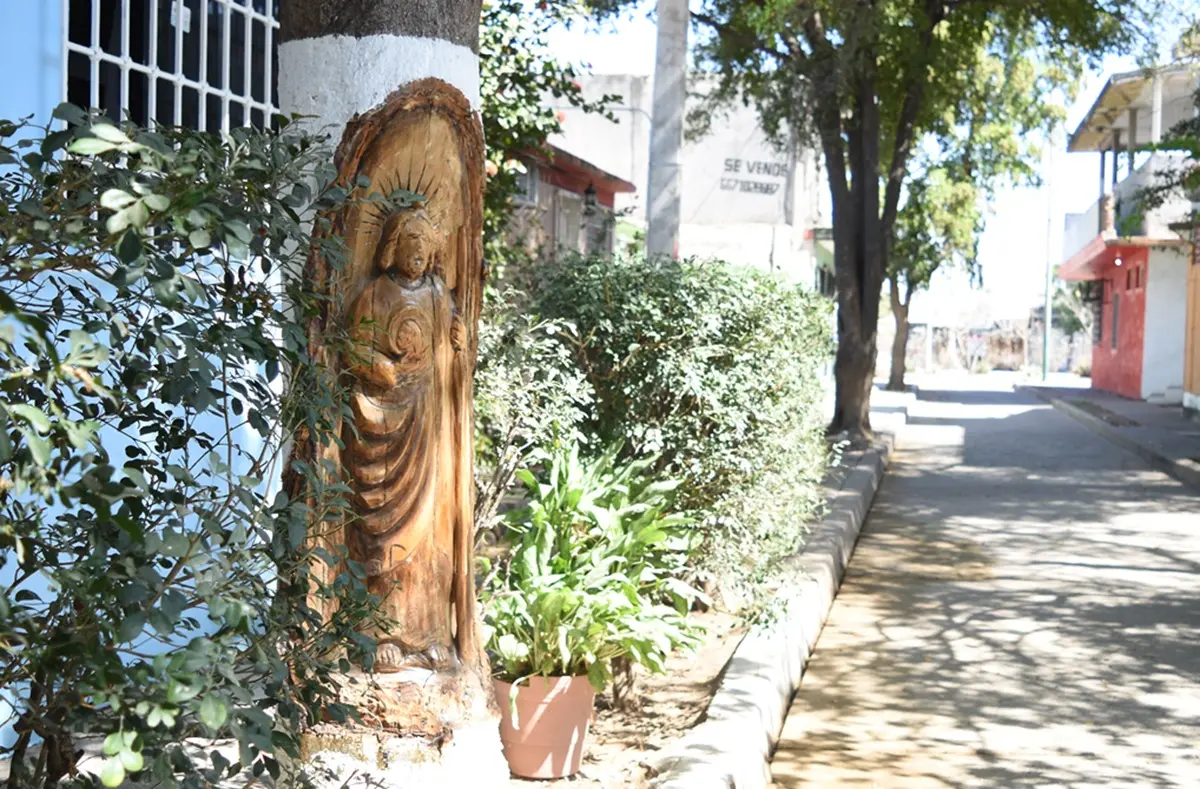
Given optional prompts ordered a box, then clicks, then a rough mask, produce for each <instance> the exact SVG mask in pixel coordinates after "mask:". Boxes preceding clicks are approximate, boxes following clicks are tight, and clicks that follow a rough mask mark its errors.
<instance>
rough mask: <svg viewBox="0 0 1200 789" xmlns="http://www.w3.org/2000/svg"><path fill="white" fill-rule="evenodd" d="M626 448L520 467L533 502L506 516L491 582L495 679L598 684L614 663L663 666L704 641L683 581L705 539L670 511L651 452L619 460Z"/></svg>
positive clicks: (488, 608)
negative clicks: (501, 552)
mask: <svg viewBox="0 0 1200 789" xmlns="http://www.w3.org/2000/svg"><path fill="white" fill-rule="evenodd" d="M619 449H620V448H619V447H618V446H614V447H612V448H610V449H609V450H608V451H606V452H605V453H603V454H602V455H601V456H599V457H597V458H595V459H590V460H588V459H583V458H581V457H580V455H579V448H578V446H573V447H570V448H564V449H561V450H557V451H555V452H553V453H551V454H550V455H549V457H546V458H545V459H544V464H543V465H544V470H543V471H542V473H541V474H538V473H535V472H534V471H532V470H529V469H525V470H522V471H521V472H520V473H519V477H520V479H521V481H522V482H523V483H524V485H525V488H526V490H527V495H528V502H527V504H526V506H524V507H522V508H520V509H517V510H513V511H510V512H509V513H508V515H507V518H506V520H507V533H506V537H505V541H506V543H507V548H508V551H507V554H506V555H505V556H504V558H502V559H501V560H500V561H499V563H498V565H497V566H496V567H495V568H494V570H493V572H492V574H491V575H490V577H489V582H488V583H487V584H486V585H485V589H484V591H483V598H484V603H485V609H484V621H485V629H486V635H487V645H488V649H489V651H490V653H491V654H492V656H493V665H494V666H495V669H496V673H497V676H498V678H499V679H501V680H504V681H506V682H510V683H513V684H514V685H519V684H520V683H521V682H523V681H525V680H527V679H528V678H529V677H552V676H584V675H586V676H587V677H588V679H589V680H590V681H591V684H592V686H593V687H594V688H595V689H596V690H603V689H604V688H605V686H606V685H607V684H608V682H609V681H610V680H611V677H612V662H613V661H614V660H618V659H625V660H628V661H629V662H630V663H631V664H634V665H638V666H643V667H645V668H647V669H649V670H650V671H654V672H661V671H662V670H663V669H664V662H665V660H666V657H667V656H668V655H669V654H670V653H671V652H673V651H674V650H676V649H679V648H692V647H694V646H695V645H697V644H698V643H699V639H698V637H697V628H696V627H695V626H694V625H692V624H691V623H690V622H689V621H688V618H687V612H688V610H689V609H690V608H691V606H692V604H693V603H694V602H695V600H696V599H697V598H698V597H699V596H700V593H699V592H698V591H697V590H695V589H694V588H692V587H691V586H689V585H688V584H686V583H685V582H684V581H682V580H681V576H682V575H683V574H684V573H685V571H686V568H687V565H688V560H689V558H690V557H691V555H692V553H693V551H694V550H695V549H696V547H697V546H698V544H699V542H700V539H701V538H700V534H699V532H698V530H697V529H696V528H695V523H694V521H693V519H692V518H690V517H688V516H686V515H683V514H680V513H673V512H671V505H672V502H673V494H674V490H675V488H676V487H677V484H678V483H677V482H675V481H662V480H656V479H654V478H653V477H652V476H651V475H650V473H649V469H650V468H651V466H652V464H653V459H643V460H637V461H632V462H625V463H620V464H618V463H617V461H616V457H617V456H618V452H619Z"/></svg>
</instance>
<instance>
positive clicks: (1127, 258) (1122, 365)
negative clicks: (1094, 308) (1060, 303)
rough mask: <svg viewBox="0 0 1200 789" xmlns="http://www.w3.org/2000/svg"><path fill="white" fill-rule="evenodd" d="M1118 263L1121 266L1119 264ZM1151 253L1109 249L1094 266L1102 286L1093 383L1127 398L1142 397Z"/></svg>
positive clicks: (1094, 350) (1127, 249) (1093, 365)
mask: <svg viewBox="0 0 1200 789" xmlns="http://www.w3.org/2000/svg"><path fill="white" fill-rule="evenodd" d="M1118 264H1119V265H1118ZM1148 264H1149V254H1148V250H1147V249H1145V248H1144V247H1143V248H1137V247H1119V246H1118V247H1109V248H1108V249H1107V250H1106V254H1105V255H1104V258H1103V260H1101V261H1097V262H1096V263H1095V264H1094V269H1093V270H1094V271H1095V272H1096V274H1097V275H1098V276H1097V277H1096V278H1097V280H1098V281H1099V282H1100V283H1102V284H1101V288H1102V290H1101V292H1102V302H1101V303H1102V309H1101V310H1100V315H1099V318H1100V332H1099V336H1100V341H1099V342H1098V343H1096V344H1095V345H1094V346H1093V348H1092V382H1093V384H1094V385H1095V386H1096V387H1097V388H1098V389H1104V390H1107V391H1109V392H1116V393H1117V394H1120V395H1124V396H1125V397H1131V398H1140V397H1141V396H1142V353H1143V348H1144V346H1145V325H1146V279H1147V275H1148Z"/></svg>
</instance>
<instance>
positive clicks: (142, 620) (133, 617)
mask: <svg viewBox="0 0 1200 789" xmlns="http://www.w3.org/2000/svg"><path fill="white" fill-rule="evenodd" d="M145 627H146V612H145V611H134V612H133V613H131V614H129V616H127V617H125V618H124V619H122V620H121V627H120V628H119V629H118V631H117V635H118V636H119V637H120V638H121V640H122V641H133V640H134V639H135V638H137V637H138V636H140V635H141V634H142V630H143V629H144V628H145Z"/></svg>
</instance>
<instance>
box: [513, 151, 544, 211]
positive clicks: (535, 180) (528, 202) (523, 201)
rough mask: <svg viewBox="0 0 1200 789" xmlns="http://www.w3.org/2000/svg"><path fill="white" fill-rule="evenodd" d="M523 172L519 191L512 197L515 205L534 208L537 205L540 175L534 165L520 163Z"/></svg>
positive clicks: (524, 162)
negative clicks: (523, 166)
mask: <svg viewBox="0 0 1200 789" xmlns="http://www.w3.org/2000/svg"><path fill="white" fill-rule="evenodd" d="M521 164H523V165H525V172H524V174H522V176H521V187H522V188H521V191H519V192H517V193H516V194H515V195H513V202H515V203H516V204H517V205H525V206H534V205H537V203H538V193H539V191H540V189H541V180H542V173H541V170H540V169H539V168H538V166H537V165H536V164H534V163H533V162H529V161H522V162H521Z"/></svg>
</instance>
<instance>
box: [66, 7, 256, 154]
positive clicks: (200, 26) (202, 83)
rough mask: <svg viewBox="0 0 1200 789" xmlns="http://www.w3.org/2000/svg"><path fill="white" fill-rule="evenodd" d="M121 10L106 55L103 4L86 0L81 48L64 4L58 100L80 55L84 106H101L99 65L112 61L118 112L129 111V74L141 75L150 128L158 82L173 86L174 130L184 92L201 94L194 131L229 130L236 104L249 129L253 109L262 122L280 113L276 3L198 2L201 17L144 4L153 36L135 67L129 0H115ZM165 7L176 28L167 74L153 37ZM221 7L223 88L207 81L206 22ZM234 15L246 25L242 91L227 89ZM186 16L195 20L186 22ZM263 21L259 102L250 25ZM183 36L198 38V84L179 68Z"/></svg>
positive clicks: (183, 10) (180, 115)
mask: <svg viewBox="0 0 1200 789" xmlns="http://www.w3.org/2000/svg"><path fill="white" fill-rule="evenodd" d="M119 1H120V9H121V42H120V54H119V55H113V54H112V53H110V52H106V51H104V47H103V45H102V44H101V42H100V5H101V0H88V2H89V3H90V9H91V25H90V27H91V41H89V42H88V44H87V45H86V46H85V45H82V44H79V43H76V42H74V41H71V34H70V18H71V0H62V19H63V24H62V40H63V69H62V72H63V78H62V99H63V101H66V100H67V89H68V80H69V79H70V58H71V54H72V53H75V54H80V55H83V56H84V57H86V58H87V60H88V67H89V70H90V73H89V79H88V83H89V84H88V87H89V90H90V95H89V97H88V105H89V106H91V107H97V106H98V105H99V104H100V64H101V63H111V64H113V65H115V66H117V67H118V68H119V69H120V70H121V71H120V73H121V78H120V80H121V81H120V94H119V98H118V102H119V105H120V106H119V112H120V115H121V118H122V119H124V117H125V114H126V112H127V110H128V109H129V75H130V74H131V73H133V72H137V73H139V74H142V75H145V77H146V80H147V102H148V107H147V114H146V117H147V118H148V119H149V122H150V124H151V125H154V123H155V119H156V116H157V114H158V113H157V110H158V84H159V82H160V81H162V82H167V83H169V84H172V85H173V86H174V88H175V98H174V102H173V104H174V113H173V114H174V117H173V119H172V121H173V124H174V125H175V126H181V125H182V124H183V89H184V88H185V87H186V88H192V89H194V90H195V91H196V92H197V94H198V95H199V105H198V111H197V128H198V129H199V130H200V131H221V132H228V131H229V118H230V107H231V106H233V105H240V106H241V109H242V125H243V126H250V125H252V124H251V113H252V111H253V110H259V111H260V112H262V117H263V122H264V123H265V124H270V122H271V116H272V115H274V114H275V113H277V112H278V111H279V108H278V107H276V106H275V105H274V103H273V101H272V100H273V98H274V95H273V94H274V82H275V81H274V70H275V64H274V38H275V31H276V30H277V29H278V28H279V21H278V20H277V19H276V18H275V16H274V14H273V13H272V10H273V6H274V2H273V0H267V2H265V3H264V4H263V8H264V9H265V12H260V11H257V10H255V8H254V3H253V0H244V2H245V4H244V5H243V4H242V3H241V2H237V0H202V2H201V3H200V13H199V14H198V15H197V14H192V13H191V12H190V9H188V8H187V6H186V5H185V3H184V0H147V8H148V9H149V12H150V13H149V16H150V20H151V21H152V24H151V26H150V30H151V35H150V37H149V55H148V57H147V58H146V60H147V61H149V63H148V64H142V63H138V62H136V61H134V60H133V58H132V57H131V54H130V53H131V49H130V41H129V17H130V0H119ZM163 7H170V8H171V12H170V14H171V19H172V23H173V26H174V34H175V47H174V52H175V63H174V68H173V69H172V70H170V71H165V70H163V69H161V68H159V66H158V44H159V39H158V36H157V35H156V32H157V20H158V16H159V9H161V8H163ZM212 9H221V19H222V26H221V36H222V39H223V40H222V41H221V47H220V49H219V50H217V51H219V52H220V53H221V58H222V62H221V82H222V83H223V84H221V85H213V84H210V83H209V82H208V51H209V41H208V27H209V25H208V21H209V15H210V10H212ZM234 14H239V15H240V18H241V21H240V24H244V25H245V32H244V41H245V46H244V47H243V53H242V54H243V59H244V63H243V72H242V73H243V78H242V88H243V91H242V92H235V91H232V90H230V84H231V81H232V80H231V70H230V52H229V49H230V47H229V42H230V40H231V30H232V25H233V17H234ZM189 16H190V17H198V18H194V19H191V20H190V24H187V20H188V18H189ZM181 18H182V19H184V20H185V24H179V22H178V20H180V19H181ZM256 21H257V22H260V23H262V26H263V29H264V36H263V40H264V44H265V47H266V50H265V52H264V53H263V57H262V60H261V62H262V66H263V71H264V74H263V98H264V101H258V100H256V99H254V97H253V92H252V91H253V88H252V85H253V84H254V80H253V78H252V75H251V72H252V70H253V66H254V65H255V64H254V58H253V54H254V47H253V46H252V42H253V36H252V34H253V24H254V22H256ZM185 27H190V32H186V31H185ZM185 35H193V36H197V35H198V36H199V39H200V40H199V52H200V66H199V69H198V71H197V75H198V76H199V77H200V80H199V81H196V80H192V79H189V78H188V77H187V76H185V75H184V65H183V43H184V36H185ZM211 96H216V97H219V98H220V99H221V128H220V129H208V128H206V127H207V122H208V111H207V107H208V99H209V97H211Z"/></svg>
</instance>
